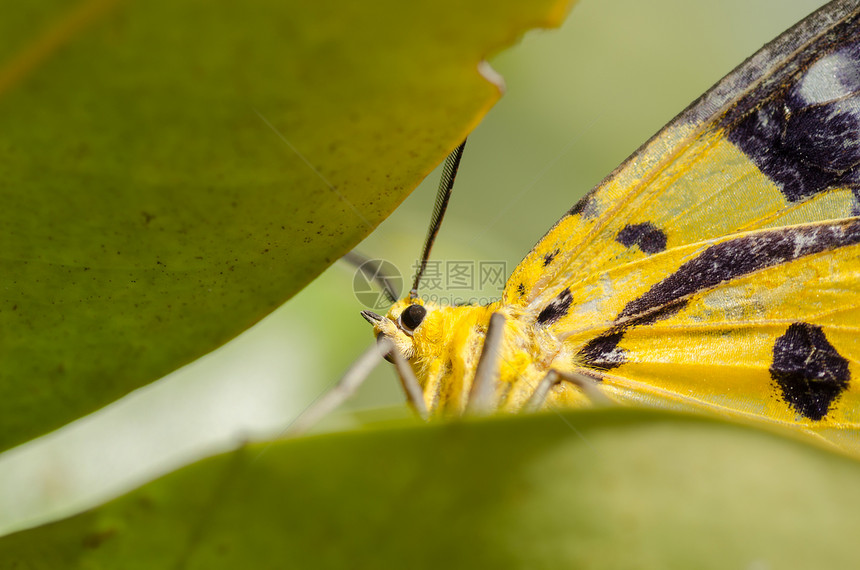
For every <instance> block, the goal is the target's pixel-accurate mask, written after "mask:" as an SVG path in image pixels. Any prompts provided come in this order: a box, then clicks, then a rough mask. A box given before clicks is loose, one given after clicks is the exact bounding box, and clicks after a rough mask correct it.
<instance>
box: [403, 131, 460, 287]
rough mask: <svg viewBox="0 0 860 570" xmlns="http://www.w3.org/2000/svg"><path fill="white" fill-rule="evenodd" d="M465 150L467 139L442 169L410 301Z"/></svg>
mask: <svg viewBox="0 0 860 570" xmlns="http://www.w3.org/2000/svg"><path fill="white" fill-rule="evenodd" d="M464 148H466V140H465V139H463V142H461V143H460V146H458V147H457V148H455V149H454V150H453V151H452V152H451V154H449V155H448V158H446V159H445V166H444V167H442V178H440V179H439V190H438V191H437V193H436V205H435V206H434V207H433V217H432V218H430V229H429V230H427V239H425V240H424V251H422V252H421V266H420V267H419V268H418V272H417V273H416V274H415V281H413V283H412V289H411V290H410V291H409V298H410V299H416V298H418V284H419V283H420V282H421V276H422V275H424V270H425V269H426V268H427V259H428V258H429V257H430V250H431V249H432V248H433V242H434V241H436V234H438V233H439V227H440V226H441V225H442V218H443V217H445V210H446V209H447V208H448V200H450V199H451V190H452V189H453V188H454V179H455V178H456V177H457V169H458V168H459V167H460V159H461V158H463V149H464Z"/></svg>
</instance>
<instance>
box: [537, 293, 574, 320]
mask: <svg viewBox="0 0 860 570" xmlns="http://www.w3.org/2000/svg"><path fill="white" fill-rule="evenodd" d="M571 302H573V296H572V295H571V294H570V289H569V288H568V289H565V290H564V291H562V292H561V293H559V294H558V296H556V298H555V299H553V300H552V301H550V302H549V304H548V305H547V306H546V307H544V309H543V310H542V311H541V312H540V314H539V315H538V317H537V323H538V324H539V325H549V324H552V323H554V322H556V321H557V320H559V319H560V318H562V317H563V316H565V315H566V314H567V311H568V310H570V304H571Z"/></svg>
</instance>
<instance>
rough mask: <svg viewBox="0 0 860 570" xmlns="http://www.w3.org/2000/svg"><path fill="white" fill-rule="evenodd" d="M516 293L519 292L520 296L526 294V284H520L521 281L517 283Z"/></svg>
mask: <svg viewBox="0 0 860 570" xmlns="http://www.w3.org/2000/svg"><path fill="white" fill-rule="evenodd" d="M517 293H519V294H520V297H522V296H523V295H525V294H526V286H525V285H524V284H522V283H520V284H519V285H517Z"/></svg>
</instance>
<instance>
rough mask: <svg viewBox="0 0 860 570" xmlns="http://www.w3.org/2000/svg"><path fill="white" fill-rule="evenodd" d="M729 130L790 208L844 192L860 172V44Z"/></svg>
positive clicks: (819, 64)
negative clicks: (844, 181)
mask: <svg viewBox="0 0 860 570" xmlns="http://www.w3.org/2000/svg"><path fill="white" fill-rule="evenodd" d="M727 130H728V138H729V140H730V141H731V142H732V143H734V144H735V145H736V146H737V147H739V148H740V149H741V150H742V151H743V152H744V154H746V155H747V156H748V157H749V158H750V160H752V161H753V163H755V165H756V166H757V167H758V168H759V170H761V171H762V173H764V174H765V175H766V176H767V177H768V178H770V179H771V180H772V181H773V182H774V183H776V184H777V186H779V188H780V191H781V192H782V193H783V195H784V196H785V198H786V200H788V201H789V202H797V201H800V200H803V199H804V198H807V197H809V196H812V195H814V194H817V193H819V192H822V191H824V190H826V189H828V188H834V187H839V186H840V182H841V181H842V179H843V178H844V177H845V176H846V174H847V173H849V172H850V171H852V170H856V169H858V168H860V42H856V41H855V42H853V43H848V44H845V45H842V46H841V47H839V48H838V49H836V50H834V51H832V52H830V53H827V54H825V55H822V56H821V57H820V58H819V59H817V60H816V61H814V62H813V63H812V64H811V65H809V67H808V68H807V69H806V70H805V71H804V72H803V73H801V74H799V75H798V76H797V79H796V80H795V81H793V82H791V83H789V84H788V85H786V86H784V87H783V88H782V89H781V90H779V91H777V92H775V93H774V94H773V95H772V96H771V97H770V98H769V99H768V100H767V101H766V102H765V103H764V104H762V105H760V106H759V107H758V108H757V109H756V110H755V111H753V112H751V113H750V114H748V115H746V116H745V117H744V118H742V119H741V120H740V121H739V122H738V123H736V124H734V125H731V126H729V127H727Z"/></svg>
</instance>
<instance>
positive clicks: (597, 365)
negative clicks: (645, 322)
mask: <svg viewBox="0 0 860 570" xmlns="http://www.w3.org/2000/svg"><path fill="white" fill-rule="evenodd" d="M623 337H624V330H611V331H609V332H607V333H604V334H602V335H600V336H599V337H597V338H594V339H592V340H590V341H588V343H586V345H585V346H583V347H582V348H581V349H580V350H579V353H578V354H577V357H578V358H577V362H578V363H580V364H583V365H585V366H588V367H589V368H594V369H597V370H608V369H610V368H615V367H617V366H621V365H622V364H624V363H625V362H627V357H626V355H625V351H624V349H623V348H618V343H619V342H621V339H622V338H623Z"/></svg>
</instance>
